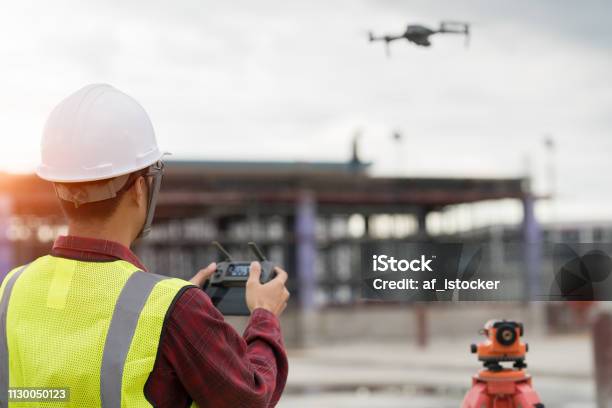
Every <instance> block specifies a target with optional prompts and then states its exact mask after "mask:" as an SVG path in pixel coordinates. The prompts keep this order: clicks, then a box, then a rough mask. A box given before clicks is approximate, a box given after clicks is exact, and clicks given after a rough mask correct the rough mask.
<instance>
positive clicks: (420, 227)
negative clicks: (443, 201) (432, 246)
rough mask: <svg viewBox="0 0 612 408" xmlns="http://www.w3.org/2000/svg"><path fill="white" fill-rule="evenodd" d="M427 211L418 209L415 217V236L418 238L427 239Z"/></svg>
mask: <svg viewBox="0 0 612 408" xmlns="http://www.w3.org/2000/svg"><path fill="white" fill-rule="evenodd" d="M427 213H428V211H427V209H426V208H423V207H421V208H419V210H418V211H417V214H416V217H417V236H418V237H419V238H425V237H427Z"/></svg>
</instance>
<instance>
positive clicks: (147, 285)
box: [100, 271, 168, 408]
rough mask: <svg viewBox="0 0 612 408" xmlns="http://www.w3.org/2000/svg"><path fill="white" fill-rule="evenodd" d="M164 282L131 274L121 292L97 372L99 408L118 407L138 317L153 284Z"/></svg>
mask: <svg viewBox="0 0 612 408" xmlns="http://www.w3.org/2000/svg"><path fill="white" fill-rule="evenodd" d="M164 279H168V278H167V277H164V276H160V275H153V274H152V273H147V272H142V271H138V272H134V273H133V274H132V275H131V276H130V277H129V278H128V280H127V282H126V283H125V286H124V287H123V289H122V290H121V294H120V295H119V299H117V304H116V305H115V310H114V311H113V318H112V320H111V324H110V327H109V328H108V332H107V334H106V342H105V343H104V352H103V353H102V368H101V369H100V399H101V401H102V408H115V407H117V408H118V407H121V388H122V387H121V380H122V378H123V367H124V366H125V359H126V358H127V354H128V350H129V348H130V344H132V338H133V337H134V332H135V331H136V325H137V324H138V318H139V317H140V313H141V312H142V308H143V307H144V305H145V302H146V301H147V299H148V298H149V295H150V294H151V291H152V290H153V287H154V286H155V285H156V284H157V282H159V281H161V280H164Z"/></svg>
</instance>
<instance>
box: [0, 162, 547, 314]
mask: <svg viewBox="0 0 612 408" xmlns="http://www.w3.org/2000/svg"><path fill="white" fill-rule="evenodd" d="M368 167H369V165H368V164H367V163H363V162H361V161H360V160H358V159H357V158H356V157H355V158H354V159H353V160H351V161H348V162H244V161H170V162H168V163H167V165H166V172H165V176H164V180H163V184H162V190H161V194H160V197H159V203H158V207H157V211H156V219H155V228H154V230H153V231H154V232H153V234H152V235H151V237H150V238H147V239H146V240H144V241H142V242H141V243H139V244H137V246H136V251H137V252H138V254H139V255H140V256H141V257H142V258H143V261H144V262H145V264H146V265H148V266H149V267H150V269H151V270H152V271H155V272H156V273H160V274H166V275H173V276H178V277H182V278H188V277H190V276H191V275H192V274H193V273H194V272H195V271H196V270H197V269H198V268H199V267H201V266H202V265H205V264H208V263H209V262H210V261H211V260H215V259H219V254H218V253H217V252H216V250H215V249H214V248H213V247H212V246H211V245H210V243H211V241H213V240H217V241H220V242H221V243H223V245H224V246H225V247H226V248H228V249H229V250H230V252H232V253H233V254H235V255H236V256H237V257H240V256H243V257H247V256H249V254H248V253H247V246H246V243H247V242H248V241H255V242H257V244H258V245H259V246H260V247H261V248H262V249H263V251H264V252H265V253H267V255H268V257H269V258H271V259H272V260H273V261H275V262H278V263H279V264H281V265H284V266H285V268H286V269H287V270H288V271H289V272H290V276H291V279H290V282H289V286H290V289H291V290H292V294H293V296H292V299H293V302H294V306H298V305H299V307H300V308H302V309H305V310H308V309H312V308H316V307H319V306H325V305H338V304H348V303H354V302H356V301H358V300H359V294H360V283H361V282H360V277H359V271H360V270H361V267H362V259H361V253H362V252H363V250H364V248H369V249H372V248H374V249H377V250H381V251H384V248H385V245H389V244H391V243H393V242H397V241H398V240H400V241H402V240H403V241H420V242H423V241H430V240H436V239H440V238H437V237H435V236H432V235H431V234H428V226H427V219H428V214H430V213H432V212H438V211H443V210H444V209H446V208H448V207H450V206H455V205H459V204H466V203H477V202H483V201H491V200H502V199H513V200H518V201H520V202H522V204H523V208H524V221H523V223H522V233H521V235H522V237H521V239H522V240H525V241H530V240H534V239H536V238H537V231H538V227H537V223H536V220H535V217H534V214H533V200H534V197H533V195H532V194H531V192H530V190H529V183H528V180H527V179H524V178H416V177H375V176H371V175H370V174H369V172H368ZM0 194H1V196H2V201H1V208H2V209H1V211H2V221H1V225H2V228H3V229H4V230H5V231H6V233H5V234H3V237H4V238H3V239H4V241H3V243H2V250H3V251H4V254H5V256H4V257H3V260H4V262H5V265H3V266H4V270H7V269H8V268H10V267H12V266H13V265H16V264H20V263H23V262H27V261H29V260H31V259H33V258H34V257H37V256H39V255H41V254H44V253H45V252H47V251H48V250H49V247H50V245H51V243H52V239H53V238H54V236H55V235H57V234H58V233H61V231H62V228H65V227H63V217H62V216H61V213H60V209H59V206H58V204H57V202H56V197H55V194H54V191H53V189H52V186H51V185H50V184H49V183H47V182H45V181H42V180H40V179H38V178H37V177H36V176H34V175H3V176H2V177H1V178H0ZM380 215H385V216H387V217H390V218H389V219H391V220H396V219H398V218H397V217H405V219H407V220H412V222H413V224H412V228H406V229H404V231H403V232H401V233H399V234H396V236H393V237H384V236H383V237H381V236H377V235H376V234H375V233H374V232H373V231H372V227H371V224H372V220H373V219H374V218H375V217H377V216H380ZM394 217H395V218H394ZM349 220H353V221H354V220H357V224H359V225H358V227H359V228H357V232H355V231H351V230H350V229H349V228H348V227H347V226H348V224H349ZM391 222H393V221H391ZM296 300H297V302H296Z"/></svg>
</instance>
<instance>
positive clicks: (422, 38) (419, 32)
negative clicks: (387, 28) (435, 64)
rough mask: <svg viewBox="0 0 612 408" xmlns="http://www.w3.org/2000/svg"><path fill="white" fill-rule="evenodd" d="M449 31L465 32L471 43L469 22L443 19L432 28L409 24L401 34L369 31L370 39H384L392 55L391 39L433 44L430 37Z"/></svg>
mask: <svg viewBox="0 0 612 408" xmlns="http://www.w3.org/2000/svg"><path fill="white" fill-rule="evenodd" d="M438 33H442V34H444V33H447V34H463V35H465V46H466V47H467V46H468V45H469V41H470V25H469V24H468V23H462V22H458V21H442V22H441V23H440V28H438V29H437V30H432V29H431V28H427V27H425V26H422V25H409V26H408V27H406V31H404V33H403V34H400V35H384V36H381V37H376V36H375V35H374V34H373V33H372V32H370V33H368V35H369V39H370V41H384V42H385V45H386V52H387V56H390V55H391V54H390V50H389V43H390V42H391V41H395V40H400V39H402V38H405V39H406V40H408V41H410V42H412V43H415V44H416V45H419V46H421V47H429V46H431V42H430V41H429V37H430V36H432V35H433V34H438Z"/></svg>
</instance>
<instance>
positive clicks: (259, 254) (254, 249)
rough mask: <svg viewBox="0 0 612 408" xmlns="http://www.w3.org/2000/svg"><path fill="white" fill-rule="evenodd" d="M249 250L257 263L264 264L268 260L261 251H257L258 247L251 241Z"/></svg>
mask: <svg viewBox="0 0 612 408" xmlns="http://www.w3.org/2000/svg"><path fill="white" fill-rule="evenodd" d="M249 249H250V250H251V252H253V254H255V256H256V257H257V260H258V261H260V262H265V261H267V260H268V258H266V256H265V255H264V254H263V252H261V250H260V249H259V247H258V246H257V244H256V243H255V242H253V241H251V242H249Z"/></svg>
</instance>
